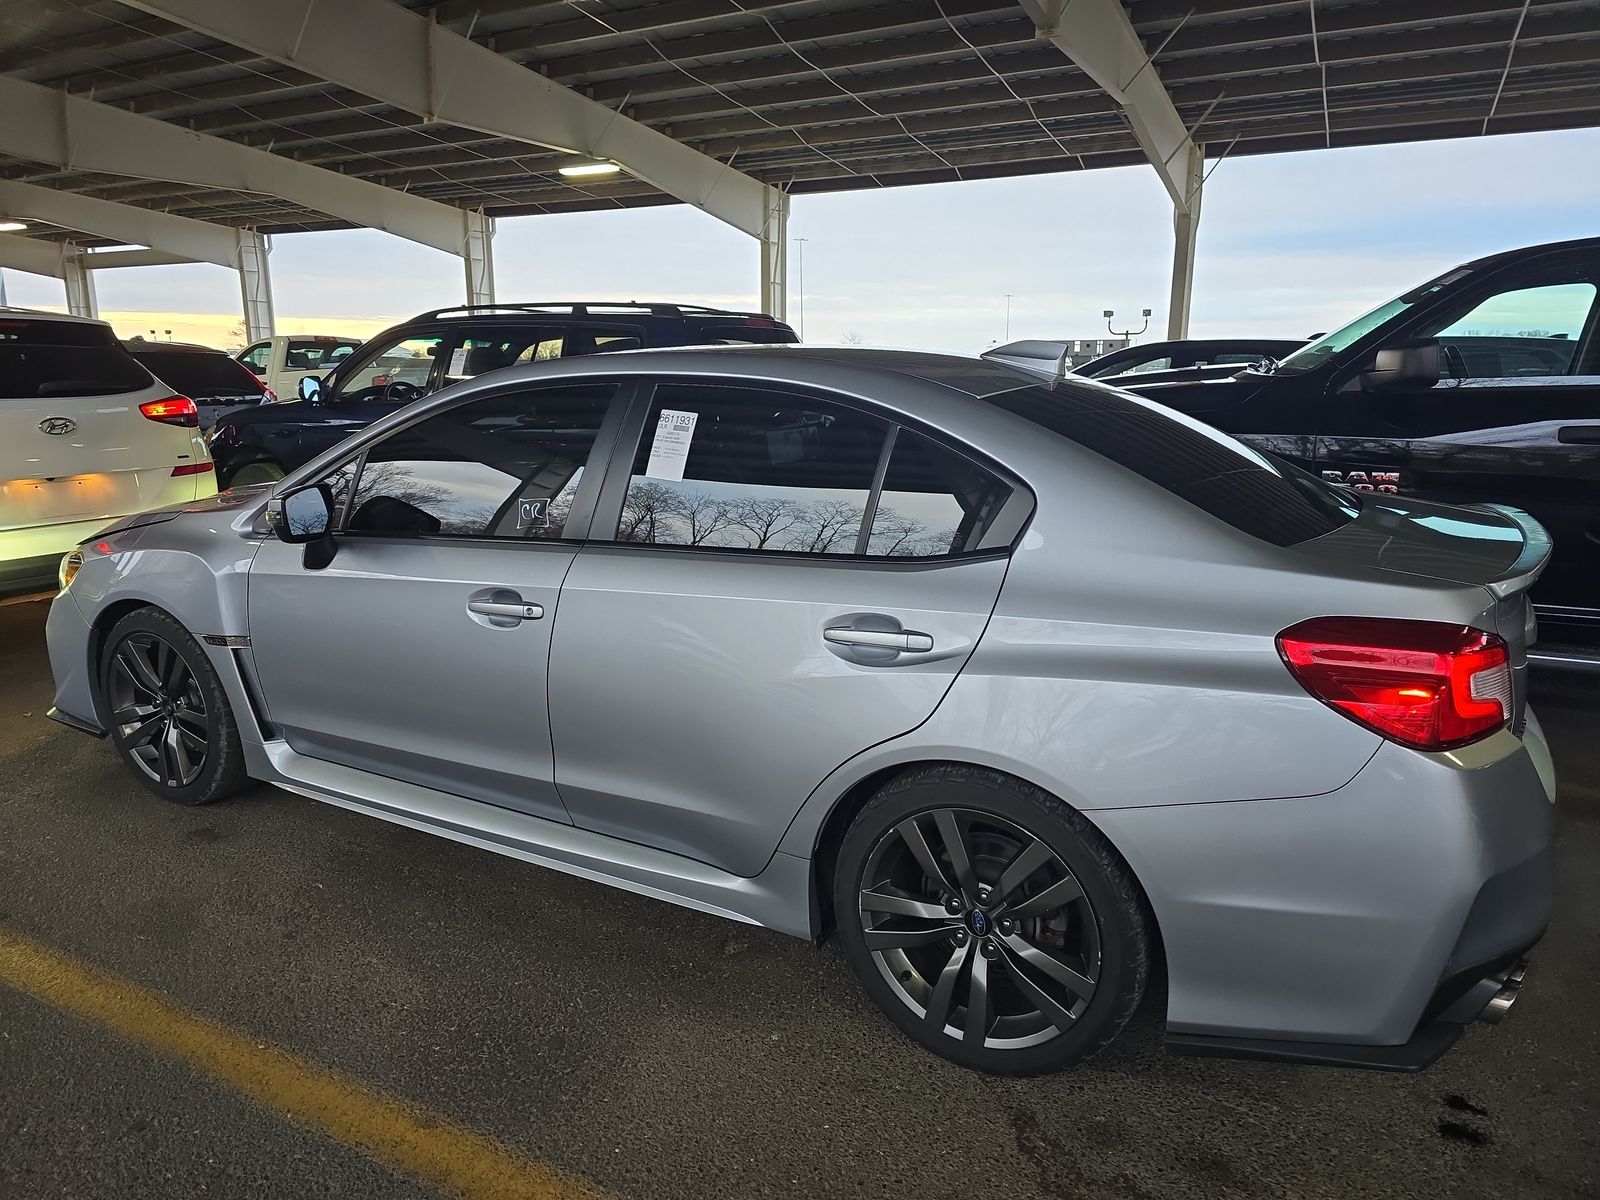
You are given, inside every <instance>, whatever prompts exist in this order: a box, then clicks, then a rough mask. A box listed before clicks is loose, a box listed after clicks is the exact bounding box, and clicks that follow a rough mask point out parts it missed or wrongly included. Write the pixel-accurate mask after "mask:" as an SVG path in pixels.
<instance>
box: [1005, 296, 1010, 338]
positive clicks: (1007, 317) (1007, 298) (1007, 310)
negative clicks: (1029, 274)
mask: <svg viewBox="0 0 1600 1200" xmlns="http://www.w3.org/2000/svg"><path fill="white" fill-rule="evenodd" d="M1010 340H1011V293H1010V292H1007V293H1006V341H1008V342H1009V341H1010Z"/></svg>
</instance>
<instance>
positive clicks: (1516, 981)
mask: <svg viewBox="0 0 1600 1200" xmlns="http://www.w3.org/2000/svg"><path fill="white" fill-rule="evenodd" d="M1527 978H1528V964H1527V962H1526V961H1523V962H1519V963H1517V964H1515V965H1514V966H1512V967H1509V968H1508V969H1507V970H1505V971H1504V972H1502V973H1501V974H1500V975H1498V976H1496V977H1495V979H1494V980H1493V982H1496V983H1498V984H1499V985H1500V990H1499V991H1497V992H1495V994H1494V995H1493V996H1490V997H1489V1002H1488V1003H1487V1004H1485V1005H1484V1006H1483V1011H1482V1012H1480V1013H1479V1014H1478V1020H1480V1021H1483V1022H1484V1023H1485V1024H1488V1025H1498V1024H1500V1022H1501V1021H1503V1020H1505V1018H1506V1014H1507V1013H1508V1012H1510V1011H1511V1006H1512V1005H1514V1004H1515V1003H1516V1002H1517V996H1518V994H1519V993H1520V992H1521V990H1522V984H1523V981H1524V980H1526V979H1527Z"/></svg>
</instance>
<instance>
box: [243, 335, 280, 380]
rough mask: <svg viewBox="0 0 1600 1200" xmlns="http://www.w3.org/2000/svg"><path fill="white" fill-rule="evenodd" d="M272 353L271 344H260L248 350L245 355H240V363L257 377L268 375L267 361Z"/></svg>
mask: <svg viewBox="0 0 1600 1200" xmlns="http://www.w3.org/2000/svg"><path fill="white" fill-rule="evenodd" d="M271 353H272V346H271V345H270V344H269V343H267V342H258V343H256V344H255V345H254V346H251V347H250V349H248V350H246V351H245V352H244V353H243V354H241V355H239V361H240V362H242V363H244V365H245V366H247V367H249V368H250V369H251V370H252V371H254V372H255V373H256V374H257V375H262V374H265V373H266V370H267V359H268V357H269V356H270V355H271Z"/></svg>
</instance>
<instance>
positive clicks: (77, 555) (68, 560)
mask: <svg viewBox="0 0 1600 1200" xmlns="http://www.w3.org/2000/svg"><path fill="white" fill-rule="evenodd" d="M81 566H83V551H82V550H69V551H68V552H67V554H66V557H64V558H63V559H62V560H61V567H60V569H59V570H57V572H56V577H57V578H58V579H60V581H61V590H62V591H63V592H64V591H66V590H67V588H68V587H70V586H71V585H72V578H73V576H75V575H76V574H77V573H78V568H80V567H81Z"/></svg>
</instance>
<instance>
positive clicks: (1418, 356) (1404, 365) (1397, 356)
mask: <svg viewBox="0 0 1600 1200" xmlns="http://www.w3.org/2000/svg"><path fill="white" fill-rule="evenodd" d="M1439 363H1440V355H1439V343H1438V341H1437V340H1436V339H1434V338H1425V339H1422V340H1419V341H1414V342H1402V343H1400V344H1399V345H1395V346H1385V347H1384V348H1383V349H1382V350H1379V351H1378V353H1377V357H1375V358H1374V359H1373V362H1372V366H1370V367H1368V368H1367V369H1366V370H1365V371H1363V372H1362V374H1361V385H1362V387H1364V388H1365V389H1366V390H1367V391H1369V392H1395V391H1403V390H1405V391H1410V390H1421V389H1423V388H1431V387H1432V386H1433V385H1434V384H1436V383H1438V382H1439V378H1440V369H1439Z"/></svg>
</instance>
